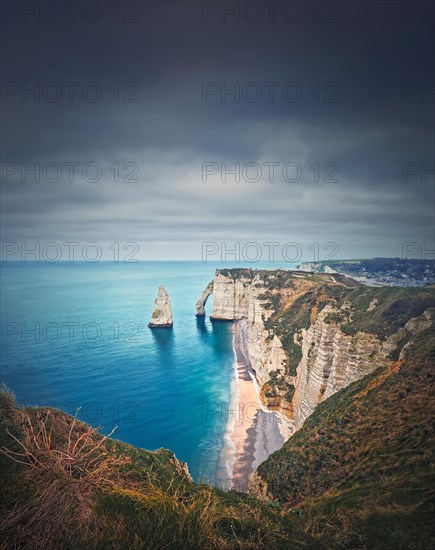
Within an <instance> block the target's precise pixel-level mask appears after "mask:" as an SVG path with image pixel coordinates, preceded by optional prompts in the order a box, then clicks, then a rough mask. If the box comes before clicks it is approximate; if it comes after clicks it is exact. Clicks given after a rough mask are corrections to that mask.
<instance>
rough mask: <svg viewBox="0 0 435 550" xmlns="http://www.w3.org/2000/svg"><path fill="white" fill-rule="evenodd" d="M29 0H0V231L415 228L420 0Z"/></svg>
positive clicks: (382, 245) (423, 160)
mask: <svg viewBox="0 0 435 550" xmlns="http://www.w3.org/2000/svg"><path fill="white" fill-rule="evenodd" d="M13 4H14V5H13ZM27 4H35V2H29V3H27ZM36 4H37V6H38V7H37V9H38V10H39V13H38V14H37V15H36V16H35V15H34V14H32V13H30V12H28V11H26V10H28V6H27V7H26V3H25V2H16V3H15V2H14V3H12V2H4V3H2V6H3V12H2V22H3V29H2V31H3V32H2V67H3V71H2V72H3V75H2V78H3V88H2V103H1V111H2V113H1V114H2V127H1V131H2V136H1V137H2V144H1V152H2V162H3V164H2V184H1V185H2V195H3V200H2V220H3V221H2V224H3V225H2V241H3V242H17V243H28V244H29V246H30V245H31V243H33V242H34V241H39V242H40V243H42V244H43V243H47V242H51V241H56V242H59V243H63V242H79V243H81V245H82V244H83V243H87V242H97V243H99V244H100V245H101V247H102V249H103V257H110V256H111V252H110V250H109V246H110V245H111V243H113V242H119V243H120V244H121V247H122V245H123V244H124V243H127V242H135V243H137V244H138V247H139V253H138V255H137V257H140V258H142V259H192V260H201V254H202V243H203V242H216V243H218V248H213V247H211V248H209V250H218V251H219V252H221V248H222V243H226V246H227V247H228V248H231V247H232V246H233V244H234V242H239V243H241V244H242V245H243V244H246V243H248V242H257V243H259V245H260V246H261V247H263V250H264V251H265V252H264V254H265V256H264V258H262V259H267V257H266V256H267V252H266V248H264V246H263V243H265V242H272V241H273V242H276V243H279V246H278V247H277V248H276V249H275V250H276V253H277V254H278V255H279V254H280V250H281V248H280V247H282V246H284V245H285V243H288V242H296V243H299V245H300V247H301V249H302V251H303V252H302V255H303V257H304V258H305V259H313V248H310V247H312V245H313V243H315V242H318V243H319V246H320V259H323V258H322V255H323V256H324V255H325V254H326V253H327V252H323V251H322V249H323V247H324V245H325V244H326V243H331V242H334V243H336V245H337V247H338V248H337V251H336V254H335V256H336V257H342V258H345V257H358V256H360V257H372V256H381V255H383V256H401V254H402V243H403V242H417V243H422V242H424V243H426V247H427V248H428V249H429V250H432V249H433V248H434V176H433V173H432V174H430V173H427V174H426V173H425V170H427V171H430V170H432V171H433V168H434V130H433V124H434V99H435V95H434V94H430V90H434V89H435V82H434V36H435V35H434V33H433V32H432V31H433V22H434V15H432V14H430V13H425V12H424V11H423V10H424V6H425V5H427V8H428V9H430V4H431V3H430V2H427V3H426V4H425V3H423V4H422V5H421V3H419V2H400V1H395V2H391V1H388V2H379V1H378V2H375V1H361V2H357V1H346V2H326V3H323V2H319V3H317V4H315V3H313V2H291V3H289V2H280V3H273V2H272V3H271V2H268V3H267V2H266V4H265V3H263V2H239V3H238V9H240V18H239V21H235V16H234V15H232V14H231V13H225V12H224V11H223V10H224V7H223V6H225V3H224V4H222V3H220V2H205V3H201V2H190V1H173V2H171V1H164V2H159V3H158V2H149V1H144V2H129V3H127V4H128V5H127V6H124V5H123V4H122V2H121V3H119V10H120V12H119V17H118V14H117V13H115V12H114V11H113V8H112V7H111V6H113V4H112V3H111V2H81V3H79V6H78V7H76V8H74V12H71V11H68V7H67V6H66V5H65V2H63V1H61V0H59V1H56V0H54V1H53V0H52V1H51V2H49V3H48V4H51V7H49V6H47V5H46V4H47V3H46V2H37V3H36ZM248 4H249V6H248ZM274 4H277V6H274ZM95 5H97V8H99V9H100V10H101V12H98V11H96V9H95ZM314 5H317V6H318V12H316V11H315V10H314V7H313V6H314ZM17 6H18V7H17ZM56 6H57V8H56ZM232 6H234V3H227V7H228V8H229V7H232ZM71 9H72V8H70V10H71ZM56 10H57V11H56ZM272 12H273V13H272ZM117 18H118V19H119V20H117ZM38 19H39V20H38ZM256 19H257V20H256ZM92 21H93V22H92ZM68 83H69V84H68ZM90 83H91V84H90ZM32 89H34V90H36V95H35V93H32V91H31V90H32ZM231 90H235V91H236V93H235V94H234V93H231ZM100 94H101V97H98V96H99V95H100ZM94 100H95V101H94ZM72 163H74V165H73V164H72ZM289 163H290V164H289ZM404 163H408V164H406V165H404ZM225 167H226V169H227V170H228V173H227V174H226V178H225V177H224V175H225V174H224V171H225ZM238 167H240V181H238V182H236V181H235V175H234V173H230V170H234V169H235V168H237V169H238ZM283 167H284V172H283ZM32 168H33V169H35V170H36V175H35V173H33V174H32V173H31V172H27V173H26V170H30V169H32ZM59 168H60V172H59ZM73 168H74V173H72V169H73ZM272 169H273V172H272ZM38 179H39V181H36V180H38ZM225 179H226V181H225ZM93 180H94V181H93ZM118 180H119V181H118ZM270 180H272V181H270ZM331 250H332V249H330V251H331ZM251 254H252V251H251ZM289 254H290V253H289ZM415 257H418V255H416V256H415ZM432 257H433V256H432ZM210 259H213V258H212V257H211V256H210ZM214 259H219V257H218V254H216V256H215V257H214Z"/></svg>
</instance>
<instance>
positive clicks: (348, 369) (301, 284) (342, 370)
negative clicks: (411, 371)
mask: <svg viewBox="0 0 435 550" xmlns="http://www.w3.org/2000/svg"><path fill="white" fill-rule="evenodd" d="M321 277H322V278H324V279H325V281H324V284H323V285H322V281H320V284H319V280H318V279H319V275H315V274H306V273H304V274H303V273H296V272H295V273H294V274H292V276H291V278H290V279H289V280H288V283H287V284H286V286H285V287H284V288H283V287H279V285H277V284H275V281H277V279H276V275H274V272H273V271H270V272H269V273H267V272H265V271H258V272H256V271H253V270H243V269H241V270H221V271H219V270H218V271H217V272H216V275H215V278H214V281H213V288H212V292H213V307H212V313H211V317H212V318H214V319H222V320H243V321H241V322H242V323H243V330H242V331H241V333H242V335H243V338H244V340H245V341H244V342H243V343H242V348H243V351H244V355H245V356H246V357H247V358H248V359H249V363H250V366H251V368H252V370H253V371H254V373H255V377H256V379H257V382H258V384H259V386H260V388H261V397H262V400H263V403H264V404H265V405H266V406H269V407H270V408H271V409H273V410H276V411H277V412H279V413H282V414H284V415H285V416H286V417H287V418H290V419H291V420H293V422H294V428H295V429H299V428H300V427H301V426H302V425H303V423H304V421H305V420H306V419H307V418H308V416H310V415H311V413H312V412H313V411H314V409H315V407H316V406H317V405H318V404H319V403H320V402H321V401H323V400H325V399H327V398H328V397H330V396H331V395H333V394H334V393H336V392H337V391H339V390H340V389H342V388H344V387H346V386H348V385H349V384H351V383H352V382H355V381H357V380H359V379H360V378H362V377H363V376H365V375H367V374H369V373H370V372H372V371H373V370H374V369H376V368H377V367H379V366H381V365H388V364H391V363H392V362H393V360H392V359H391V358H390V354H391V352H392V351H393V350H394V349H396V348H397V346H398V344H399V343H400V342H402V344H401V345H400V347H399V348H397V349H399V350H400V349H401V347H402V345H403V342H404V341H406V340H407V341H408V342H409V340H410V338H411V337H412V333H416V332H419V331H421V330H423V329H424V327H426V326H427V324H428V323H430V322H431V321H430V319H431V318H432V317H431V316H432V313H431V312H430V311H425V312H424V314H423V315H422V316H421V317H418V318H414V319H410V320H409V321H408V322H407V323H406V324H405V325H404V327H402V328H400V329H399V331H398V332H396V333H394V334H393V335H391V336H390V337H389V338H388V339H386V340H385V339H384V340H382V339H381V338H379V337H378V336H377V335H376V334H372V333H366V332H361V331H357V332H356V333H355V334H347V333H344V332H343V331H342V329H341V325H340V322H336V321H335V320H333V319H332V320H331V319H327V320H325V318H326V317H327V316H328V314H333V315H334V314H339V315H344V316H345V315H346V314H347V313H346V312H347V309H346V308H347V307H348V306H343V307H342V308H341V309H337V307H336V306H335V305H334V299H332V300H325V302H324V303H323V305H322V306H319V307H318V306H317V305H312V306H311V305H310V306H309V309H308V319H307V321H306V326H298V324H297V322H295V325H294V329H293V328H292V329H291V331H290V334H289V331H287V333H286V332H285V330H286V327H287V326H289V325H288V324H289V323H291V322H292V319H291V318H290V319H289V318H288V317H287V318H286V317H285V314H286V311H287V310H289V308H291V307H295V308H296V309H295V311H297V308H298V307H299V306H298V305H297V304H299V301H298V300H303V301H309V300H310V299H311V296H312V295H313V293H316V292H317V293H321V292H323V291H322V288H324V287H325V286H328V285H329V286H335V285H337V286H340V285H341V287H342V288H344V290H345V292H347V291H349V292H350V291H351V290H353V289H354V288H355V285H358V283H355V282H354V281H351V280H349V279H346V278H344V277H343V278H341V279H340V280H338V277H337V275H328V274H322V275H321ZM347 284H348V285H349V287H347V286H346V285H347ZM209 287H210V285H209ZM209 287H207V289H208V290H207V289H206V290H207V296H206V297H207V298H208V296H209V295H210V288H209ZM271 289H272V290H271ZM277 289H278V290H277ZM278 293H279V296H280V300H281V302H280V304H281V305H280V308H281V309H280V312H282V315H281V318H280V317H279V316H278V318H276V317H275V319H274V320H273V322H271V321H270V318H271V317H272V316H273V314H274V313H275V312H276V308H275V306H273V305H272V306H271V303H270V300H271V297H272V298H273V297H274V296H276V297H277V296H278ZM203 296H204V294H203ZM326 298H329V296H326ZM329 302H331V303H329ZM201 303H202V302H201V299H200V300H199V301H198V304H197V310H198V307H199V310H200V311H203V308H202V309H201ZM313 304H314V303H313ZM325 304H326V305H325ZM369 307H370V308H371V309H373V308H374V307H377V306H376V304H375V303H371V304H370V306H369ZM371 309H369V311H371ZM283 327H284V330H283ZM292 327H293V325H292ZM278 329H280V330H278ZM276 332H278V333H279V334H280V335H282V334H287V344H286V349H284V346H283V343H282V341H281V339H280V337H279V335H278V334H277V333H276ZM289 337H290V339H291V340H292V343H291V346H290V345H289V343H288V341H289ZM290 347H292V348H293V349H294V348H296V349H299V352H298V353H296V354H293V356H292V357H293V358H292V357H291V356H290V355H289V348H290ZM295 357H296V359H295ZM292 363H293V364H292Z"/></svg>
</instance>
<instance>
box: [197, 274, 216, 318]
mask: <svg viewBox="0 0 435 550" xmlns="http://www.w3.org/2000/svg"><path fill="white" fill-rule="evenodd" d="M212 293H213V281H210V282H209V283H208V285H207V286H206V287H205V289H204V291H203V293H202V294H201V297H200V298H199V300H198V301H197V302H196V316H197V317H204V316H205V304H206V303H207V300H208V298H209V297H210V295H211V294H212Z"/></svg>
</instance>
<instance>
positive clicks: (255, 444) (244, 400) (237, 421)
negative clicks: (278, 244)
mask: <svg viewBox="0 0 435 550" xmlns="http://www.w3.org/2000/svg"><path fill="white" fill-rule="evenodd" d="M245 329H246V320H241V321H234V322H233V325H232V331H233V350H234V356H235V359H234V363H233V368H234V378H233V380H232V383H231V402H230V408H229V411H228V418H227V426H226V432H225V437H224V445H223V448H222V450H221V453H220V459H219V468H218V472H220V475H218V478H219V484H220V485H221V486H222V488H226V489H234V490H237V491H241V492H247V490H248V482H249V478H250V477H251V475H252V474H253V473H254V471H255V470H256V468H257V467H258V465H259V464H260V463H261V462H263V461H264V460H266V458H267V457H268V456H269V455H270V454H272V453H273V452H274V451H276V450H278V449H280V448H281V447H282V445H283V443H284V442H285V441H286V440H287V439H288V438H289V437H290V435H291V434H292V431H293V430H292V427H291V423H290V422H289V421H286V420H284V419H283V418H281V417H280V415H279V414H278V413H276V412H275V411H269V410H267V409H265V407H264V405H263V404H262V403H261V400H260V395H259V387H258V383H257V380H256V379H255V374H254V373H253V372H252V370H251V367H250V364H249V359H248V358H247V356H246V350H245V349H244V348H245V346H244V337H245V335H244V330H245Z"/></svg>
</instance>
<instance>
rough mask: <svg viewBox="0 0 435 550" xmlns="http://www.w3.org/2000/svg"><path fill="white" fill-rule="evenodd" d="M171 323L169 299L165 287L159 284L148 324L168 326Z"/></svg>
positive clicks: (152, 326)
mask: <svg viewBox="0 0 435 550" xmlns="http://www.w3.org/2000/svg"><path fill="white" fill-rule="evenodd" d="M172 325H173V320H172V308H171V299H170V297H169V294H168V292H167V290H166V288H165V287H164V286H163V285H160V287H159V292H158V294H157V298H156V300H155V302H154V311H153V314H152V316H151V320H150V322H149V323H148V326H149V327H150V328H169V327H172Z"/></svg>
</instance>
